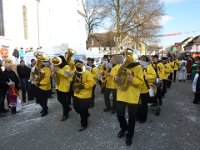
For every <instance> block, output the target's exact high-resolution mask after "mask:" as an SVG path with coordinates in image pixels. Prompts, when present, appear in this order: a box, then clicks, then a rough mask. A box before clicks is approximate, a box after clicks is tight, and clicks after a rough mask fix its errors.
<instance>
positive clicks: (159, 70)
mask: <svg viewBox="0 0 200 150" xmlns="http://www.w3.org/2000/svg"><path fill="white" fill-rule="evenodd" d="M152 67H153V68H154V70H157V74H156V75H158V77H159V78H161V79H164V78H165V75H164V66H163V63H162V62H158V63H157V64H152Z"/></svg>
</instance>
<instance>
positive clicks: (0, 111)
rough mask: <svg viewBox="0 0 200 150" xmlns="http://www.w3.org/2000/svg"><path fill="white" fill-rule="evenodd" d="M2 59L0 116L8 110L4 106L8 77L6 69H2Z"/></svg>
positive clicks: (0, 62)
mask: <svg viewBox="0 0 200 150" xmlns="http://www.w3.org/2000/svg"><path fill="white" fill-rule="evenodd" d="M1 67H2V61H1V60H0V116H4V113H5V112H7V110H6V109H5V108H4V100H5V96H6V92H7V84H6V77H5V74H4V71H2V69H1Z"/></svg>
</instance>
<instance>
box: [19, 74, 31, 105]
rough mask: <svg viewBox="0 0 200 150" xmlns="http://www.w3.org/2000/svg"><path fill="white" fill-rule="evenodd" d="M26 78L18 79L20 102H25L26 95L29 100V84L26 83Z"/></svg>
mask: <svg viewBox="0 0 200 150" xmlns="http://www.w3.org/2000/svg"><path fill="white" fill-rule="evenodd" d="M28 80H29V79H28V78H25V79H20V85H21V90H22V101H23V102H25V101H26V93H28V99H31V97H30V95H31V94H30V93H31V92H30V83H29V82H28Z"/></svg>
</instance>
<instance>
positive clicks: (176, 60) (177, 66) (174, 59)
mask: <svg viewBox="0 0 200 150" xmlns="http://www.w3.org/2000/svg"><path fill="white" fill-rule="evenodd" d="M173 62H174V79H173V80H174V82H176V74H177V71H178V68H179V60H178V59H177V58H176V56H174V58H173Z"/></svg>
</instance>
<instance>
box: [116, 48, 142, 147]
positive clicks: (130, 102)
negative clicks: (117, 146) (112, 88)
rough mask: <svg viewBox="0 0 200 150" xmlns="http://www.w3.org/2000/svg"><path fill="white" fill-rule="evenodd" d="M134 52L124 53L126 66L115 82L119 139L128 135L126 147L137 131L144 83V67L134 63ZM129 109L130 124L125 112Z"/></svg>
mask: <svg viewBox="0 0 200 150" xmlns="http://www.w3.org/2000/svg"><path fill="white" fill-rule="evenodd" d="M132 54H133V51H132V50H130V49H127V50H126V51H125V52H124V55H125V61H124V64H123V65H121V67H120V68H119V70H118V74H117V76H115V81H116V82H117V85H118V88H117V103H116V112H117V118H118V121H119V124H120V127H121V130H120V131H119V132H118V137H119V138H121V137H123V136H124V134H125V132H126V131H127V134H126V145H128V146H130V145H131V144H132V138H133V135H134V130H135V119H136V113H137V106H138V103H139V98H140V86H142V85H143V83H144V78H143V70H142V66H141V65H140V64H139V63H136V62H133V57H132ZM124 72H126V75H125V76H126V77H127V78H126V77H125V78H126V81H125V82H124V75H123V73H124ZM126 107H127V108H128V123H127V121H126V118H125V110H126Z"/></svg>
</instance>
